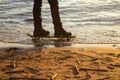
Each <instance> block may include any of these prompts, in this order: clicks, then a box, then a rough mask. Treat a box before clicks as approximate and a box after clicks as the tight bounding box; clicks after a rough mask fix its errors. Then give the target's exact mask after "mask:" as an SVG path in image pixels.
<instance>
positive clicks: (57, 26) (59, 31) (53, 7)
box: [48, 0, 71, 37]
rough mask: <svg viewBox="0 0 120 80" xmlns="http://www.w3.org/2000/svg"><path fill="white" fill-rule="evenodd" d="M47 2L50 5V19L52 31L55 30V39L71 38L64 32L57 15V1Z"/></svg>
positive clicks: (69, 34) (68, 33)
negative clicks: (61, 37)
mask: <svg viewBox="0 0 120 80" xmlns="http://www.w3.org/2000/svg"><path fill="white" fill-rule="evenodd" d="M48 2H49V4H50V8H51V14H52V19H53V24H54V29H55V33H54V35H55V36H57V37H59V36H65V37H66V36H71V33H70V32H66V31H65V30H64V29H63V27H62V23H61V20H60V15H59V7H58V1H57V0H48Z"/></svg>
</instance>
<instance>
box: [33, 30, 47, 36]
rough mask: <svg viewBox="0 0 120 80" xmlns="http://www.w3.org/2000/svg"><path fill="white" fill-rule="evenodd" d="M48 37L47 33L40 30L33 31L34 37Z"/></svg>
mask: <svg viewBox="0 0 120 80" xmlns="http://www.w3.org/2000/svg"><path fill="white" fill-rule="evenodd" d="M48 35H49V31H47V30H44V29H40V30H34V34H33V36H34V37H45V36H48Z"/></svg>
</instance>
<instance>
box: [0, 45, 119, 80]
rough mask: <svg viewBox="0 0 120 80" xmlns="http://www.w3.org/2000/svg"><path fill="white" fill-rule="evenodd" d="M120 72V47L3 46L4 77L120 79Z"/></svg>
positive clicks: (0, 65) (0, 69)
mask: <svg viewBox="0 0 120 80" xmlns="http://www.w3.org/2000/svg"><path fill="white" fill-rule="evenodd" d="M88 46H89V45H88ZM96 46H97V45H96ZM114 46H115V45H114ZM119 72H120V48H119V47H103V46H101V47H95V46H94V47H80V48H71V47H58V48H40V47H37V48H17V47H9V48H1V49H0V79H2V80H6V79H7V80H120V74H119Z"/></svg>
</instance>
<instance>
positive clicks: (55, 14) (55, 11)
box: [48, 0, 62, 30]
mask: <svg viewBox="0 0 120 80" xmlns="http://www.w3.org/2000/svg"><path fill="white" fill-rule="evenodd" d="M48 2H49V4H50V8H51V14H52V19H53V24H54V28H55V30H56V29H58V28H62V23H61V20H60V15H59V7H58V1H57V0H48Z"/></svg>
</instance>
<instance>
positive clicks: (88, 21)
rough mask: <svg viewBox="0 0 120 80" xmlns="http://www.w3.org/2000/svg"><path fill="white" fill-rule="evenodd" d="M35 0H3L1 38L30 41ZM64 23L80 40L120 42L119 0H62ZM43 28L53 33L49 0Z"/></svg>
mask: <svg viewBox="0 0 120 80" xmlns="http://www.w3.org/2000/svg"><path fill="white" fill-rule="evenodd" d="M32 6H33V0H0V41H1V42H16V43H21V44H27V43H31V40H30V37H28V36H27V35H26V33H31V34H32V32H33V17H32ZM59 6H60V16H61V20H62V22H63V26H64V28H65V29H66V30H68V31H71V32H72V33H73V35H75V36H76V37H77V38H76V39H75V42H77V43H120V0H59ZM42 18H43V27H44V28H45V29H48V30H49V31H50V32H51V35H53V33H54V31H53V24H52V19H51V14H50V9H49V4H48V2H47V0H43V8H42Z"/></svg>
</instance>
